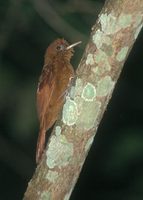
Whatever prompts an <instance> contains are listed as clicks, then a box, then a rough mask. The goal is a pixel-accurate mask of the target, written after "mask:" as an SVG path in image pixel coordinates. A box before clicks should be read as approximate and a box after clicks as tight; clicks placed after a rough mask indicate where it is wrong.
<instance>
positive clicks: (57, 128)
mask: <svg viewBox="0 0 143 200" xmlns="http://www.w3.org/2000/svg"><path fill="white" fill-rule="evenodd" d="M55 134H56V136H58V135H60V134H61V127H60V126H56V128H55Z"/></svg>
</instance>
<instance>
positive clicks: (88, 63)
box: [86, 53, 94, 65]
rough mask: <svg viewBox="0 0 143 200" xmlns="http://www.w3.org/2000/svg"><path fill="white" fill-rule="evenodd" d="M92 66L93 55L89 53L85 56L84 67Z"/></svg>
mask: <svg viewBox="0 0 143 200" xmlns="http://www.w3.org/2000/svg"><path fill="white" fill-rule="evenodd" d="M93 64H94V58H93V54H91V53H89V54H88V55H87V59H86V65H93Z"/></svg>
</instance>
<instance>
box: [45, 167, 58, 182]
mask: <svg viewBox="0 0 143 200" xmlns="http://www.w3.org/2000/svg"><path fill="white" fill-rule="evenodd" d="M58 176H59V174H58V172H57V171H52V170H49V171H48V174H47V175H46V179H48V180H49V181H50V182H51V183H55V182H56V180H57V178H58Z"/></svg>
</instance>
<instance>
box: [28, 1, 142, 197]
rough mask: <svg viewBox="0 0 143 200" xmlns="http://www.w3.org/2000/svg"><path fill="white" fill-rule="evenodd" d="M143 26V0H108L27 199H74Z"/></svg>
mask: <svg viewBox="0 0 143 200" xmlns="http://www.w3.org/2000/svg"><path fill="white" fill-rule="evenodd" d="M142 25H143V1H142V0H134V1H130V0H116V1H115V0H108V1H106V3H105V5H104V7H103V9H102V11H101V13H100V14H99V18H98V20H97V22H96V24H95V25H94V26H93V27H92V32H91V36H90V40H89V43H88V44H87V46H86V49H85V52H84V54H83V57H82V59H81V62H80V64H79V67H78V69H77V77H76V80H75V82H74V84H73V85H72V87H71V90H70V91H69V94H68V96H67V97H66V101H65V104H64V106H63V110H62V113H61V118H60V119H59V120H58V122H57V123H56V125H55V128H54V130H53V132H52V134H51V137H50V139H49V142H48V144H47V148H46V150H45V153H44V154H43V158H42V161H41V163H40V164H39V165H38V167H37V169H36V171H35V173H34V176H33V178H32V179H31V181H30V182H29V184H28V188H27V191H26V193H25V196H24V200H38V199H42V200H44V199H49V200H50V199H51V200H63V199H64V200H68V199H69V198H70V195H71V192H72V190H73V188H74V186H75V183H76V181H77V179H78V177H79V174H80V171H81V168H82V166H83V164H84V161H85V158H86V156H87V153H88V151H89V149H90V147H91V145H92V142H93V139H94V136H95V134H96V131H97V128H98V126H99V123H100V121H101V119H102V116H103V113H104V111H105V109H106V107H107V104H108V102H109V99H110V98H111V95H112V92H113V89H114V87H115V84H116V82H117V80H118V78H119V75H120V73H121V70H122V67H123V64H124V62H125V60H126V58H127V56H128V54H129V52H130V50H131V48H132V46H133V44H134V42H135V40H136V38H137V36H138V34H139V32H140V30H141V28H142Z"/></svg>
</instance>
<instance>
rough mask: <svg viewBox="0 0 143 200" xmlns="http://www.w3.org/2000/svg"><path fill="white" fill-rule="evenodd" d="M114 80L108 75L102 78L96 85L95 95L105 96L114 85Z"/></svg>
mask: <svg viewBox="0 0 143 200" xmlns="http://www.w3.org/2000/svg"><path fill="white" fill-rule="evenodd" d="M114 84H115V83H114V82H113V81H112V79H111V77H110V76H105V77H104V78H102V79H101V80H100V81H99V82H98V85H97V96H106V95H107V94H108V93H110V92H111V90H112V89H113V87H114Z"/></svg>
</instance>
